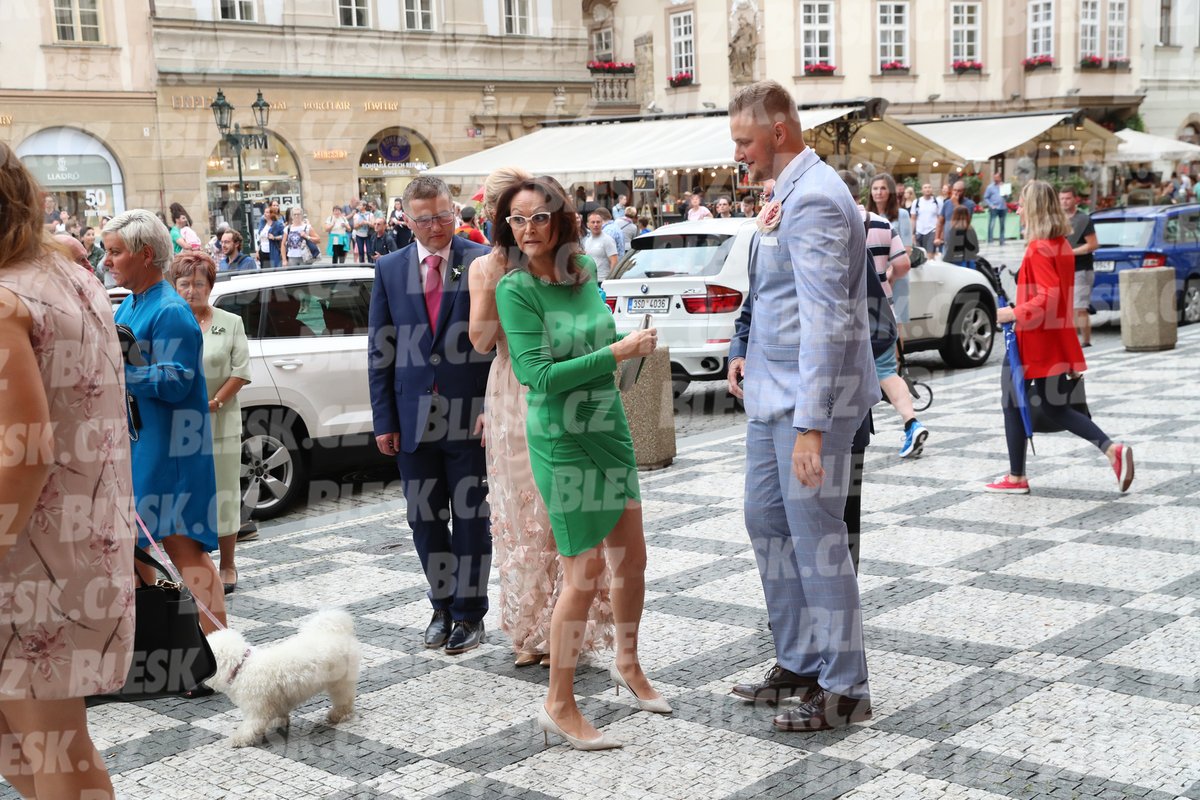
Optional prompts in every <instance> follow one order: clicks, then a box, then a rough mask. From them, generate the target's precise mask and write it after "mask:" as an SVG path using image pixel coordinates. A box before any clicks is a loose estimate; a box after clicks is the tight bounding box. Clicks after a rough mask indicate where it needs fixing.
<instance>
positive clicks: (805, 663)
mask: <svg viewBox="0 0 1200 800" xmlns="http://www.w3.org/2000/svg"><path fill="white" fill-rule="evenodd" d="M729 126H730V130H731V134H732V138H733V141H734V157H735V159H736V160H737V161H739V162H743V163H745V164H746V165H747V167H748V168H749V171H750V177H751V179H752V180H754V181H755V182H760V181H764V180H766V179H768V178H774V179H775V194H774V198H773V201H772V203H770V204H768V206H767V207H766V208H765V209H764V212H763V214H762V215H760V217H759V221H758V227H759V233H758V234H756V235H755V237H754V242H753V244H752V245H751V256H750V292H749V295H748V296H747V298H746V303H745V305H744V307H743V309H742V315H741V318H740V319H739V321H738V326H737V330H736V333H735V337H734V341H733V344H732V345H731V347H730V354H729V355H730V366H729V383H730V391H732V392H733V393H734V394H735V395H736V396H739V397H743V396H744V399H745V404H746V415H747V418H748V420H749V423H748V426H747V431H746V497H745V508H746V528H747V529H748V531H749V533H750V540H751V542H752V544H753V545H754V551H755V555H756V557H757V560H758V568H759V573H760V575H761V577H762V582H763V591H764V593H765V594H766V600H767V611H768V613H769V614H770V619H771V630H772V633H773V634H774V637H775V654H776V661H777V662H778V663H777V664H776V665H775V666H774V667H773V668H772V669H771V670H770V671H769V672H768V673H767V676H766V679H765V680H764V681H763V682H762V683H758V684H740V685H738V686H735V687H734V689H733V693H734V694H735V695H737V696H739V697H742V698H743V699H746V700H751V701H754V702H759V701H766V702H777V701H778V700H780V699H782V698H783V697H786V696H791V695H801V696H802V698H803V699H802V701H801V703H800V704H799V705H798V706H794V707H792V708H791V709H790V710H788V711H786V712H785V713H783V714H780V715H779V716H777V717H775V727H776V728H778V729H780V730H786V731H819V730H829V729H831V728H835V727H839V726H842V725H847V724H849V723H851V722H859V721H862V720H865V719H869V718H870V717H871V702H870V691H869V688H868V685H867V662H866V653H865V651H864V648H863V637H862V611H861V609H860V607H859V597H858V580H857V578H856V577H855V574H854V568H853V566H852V564H851V561H850V553H849V549H848V546H847V540H846V525H845V523H844V522H843V521H842V513H843V511H844V509H845V505H846V493H847V490H848V484H849V477H850V465H851V461H850V444H851V441H852V439H853V437H854V432H855V431H856V430H857V429H858V427H859V424H860V423H861V422H862V420H863V417H864V416H865V415H866V413H867V410H868V409H869V408H870V407H871V406H872V405H874V404H875V403H876V402H877V401H878V400H879V399H880V394H879V382H878V381H877V380H876V378H875V366H874V360H873V358H872V356H871V343H870V337H869V327H868V321H867V304H866V277H867V271H866V268H865V266H864V265H865V263H866V258H867V254H866V237H865V232H864V229H863V224H862V218H861V217H860V215H859V211H858V207H857V203H856V201H855V200H854V198H852V197H851V196H850V193H849V191H847V189H846V186H845V184H844V183H843V182H842V180H841V179H840V178H839V177H838V175H837V173H836V172H835V171H834V170H833V169H832V168H830V167H829V166H828V165H826V164H825V163H823V162H822V161H821V160H820V159H819V158H818V157H817V154H816V153H815V152H813V150H812V149H811V148H809V147H807V146H806V145H805V144H804V137H803V134H802V132H801V127H800V119H799V115H798V114H797V111H796V103H795V101H794V100H793V99H792V97H791V95H790V94H789V93H788V91H787V90H786V89H784V88H783V87H782V86H780V85H779V84H778V83H775V82H774V81H761V82H759V83H755V84H752V85H751V86H748V87H746V88H745V89H743V90H741V91H740V92H738V94H737V96H735V97H734V99H733V100H732V102H730V104H729ZM776 204H778V208H777V209H776V208H775V206H776ZM776 210H777V214H776V213H772V212H773V211H776ZM743 377H744V380H743V385H744V395H743V388H742V387H739V385H738V382H739V379H741V378H743Z"/></svg>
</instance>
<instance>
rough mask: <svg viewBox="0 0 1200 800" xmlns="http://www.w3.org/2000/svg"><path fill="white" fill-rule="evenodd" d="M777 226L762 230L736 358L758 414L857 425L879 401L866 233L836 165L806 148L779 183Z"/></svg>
mask: <svg viewBox="0 0 1200 800" xmlns="http://www.w3.org/2000/svg"><path fill="white" fill-rule="evenodd" d="M775 200H778V201H780V202H781V203H782V217H781V219H780V222H779V226H778V227H777V228H776V229H775V230H773V231H770V232H769V233H767V234H757V233H756V234H755V236H754V240H753V243H752V245H751V258H750V292H749V294H748V295H747V297H746V302H745V305H744V306H743V309H742V314H741V318H740V319H739V320H738V324H737V326H736V330H735V333H734V339H733V342H731V346H730V351H729V355H730V358H736V357H739V356H741V357H744V358H745V359H746V377H745V386H744V388H745V395H746V397H745V403H746V414H747V415H748V416H749V417H750V418H751V419H759V420H765V421H775V420H779V419H781V418H784V417H785V416H787V417H790V418H791V422H792V426H793V427H796V428H808V429H811V430H817V431H831V430H834V429H837V430H839V431H846V430H850V431H853V430H855V429H857V428H858V425H859V423H860V422H861V421H862V418H863V417H864V416H865V415H866V413H867V410H868V409H869V408H870V407H871V406H873V405H874V404H875V403H876V402H878V401H879V399H880V396H881V395H880V391H879V381H878V379H877V378H876V376H875V361H874V359H873V357H872V355H871V341H870V329H869V327H868V321H867V287H866V275H867V273H866V270H865V269H864V267H863V264H864V263H865V262H866V258H867V252H866V232H865V230H864V228H863V224H862V217H861V216H860V214H859V211H858V204H857V203H856V202H855V200H854V198H852V197H851V196H850V192H849V190H848V189H847V188H846V185H845V183H843V182H842V179H841V178H839V177H838V175H837V173H836V172H835V171H834V170H833V169H832V168H831V167H830V166H829V165H827V164H825V163H824V162H823V161H821V160H820V159H819V158H818V157H817V154H816V153H815V152H814V151H813V150H812V148H806V149H805V150H804V151H803V152H802V153H800V154H799V155H798V156H796V158H795V159H793V161H792V163H791V164H789V165H788V166H787V168H786V169H784V171H783V173H782V174H781V175H780V176H779V180H778V181H777V182H776V186H775Z"/></svg>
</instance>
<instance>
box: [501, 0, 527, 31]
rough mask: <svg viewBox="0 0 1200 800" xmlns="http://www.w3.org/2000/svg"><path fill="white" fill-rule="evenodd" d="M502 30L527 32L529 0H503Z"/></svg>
mask: <svg viewBox="0 0 1200 800" xmlns="http://www.w3.org/2000/svg"><path fill="white" fill-rule="evenodd" d="M504 32H505V33H513V34H517V35H521V36H527V35H528V34H529V0H504Z"/></svg>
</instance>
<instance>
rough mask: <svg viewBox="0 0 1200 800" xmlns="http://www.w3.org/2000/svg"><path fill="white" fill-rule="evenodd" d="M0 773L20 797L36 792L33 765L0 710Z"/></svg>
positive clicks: (32, 794) (30, 796) (30, 795)
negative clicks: (1, 755)
mask: <svg viewBox="0 0 1200 800" xmlns="http://www.w3.org/2000/svg"><path fill="white" fill-rule="evenodd" d="M0 753H3V757H2V760H0V775H3V776H4V780H6V781H8V782H9V783H10V784H12V787H13V788H14V789H16V790H17V792H18V793H19V794H20V795H21V797H29V798H32V797H33V796H34V794H35V793H36V792H37V787H36V786H34V782H33V766H32V765H31V764H30V763H29V759H27V758H26V757H25V753H24V752H22V750H21V742H20V740H19V739H18V738H17V737H16V735H15V734H14V733H13V732H12V729H11V728H9V727H8V721H7V720H5V719H4V712H3V710H0Z"/></svg>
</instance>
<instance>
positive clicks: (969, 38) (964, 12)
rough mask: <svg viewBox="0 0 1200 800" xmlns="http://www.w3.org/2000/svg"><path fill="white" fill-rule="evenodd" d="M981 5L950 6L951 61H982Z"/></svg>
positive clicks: (954, 4) (953, 4) (963, 4)
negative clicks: (980, 45) (980, 40)
mask: <svg viewBox="0 0 1200 800" xmlns="http://www.w3.org/2000/svg"><path fill="white" fill-rule="evenodd" d="M979 19H980V16H979V3H951V4H950V60H951V61H980V60H981V58H980V56H981V51H980V47H979Z"/></svg>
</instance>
